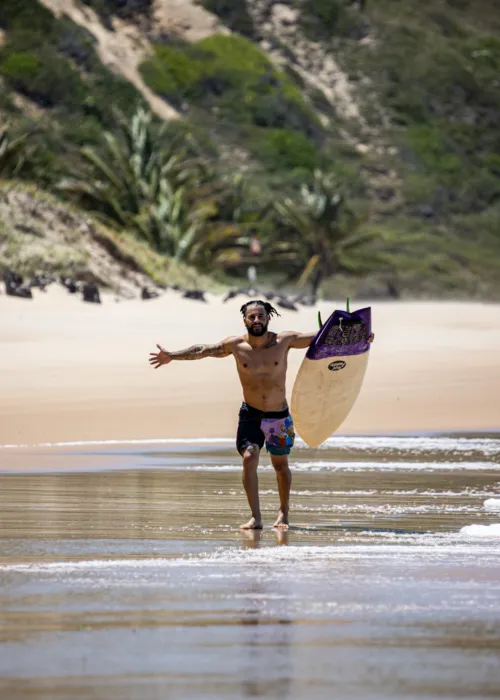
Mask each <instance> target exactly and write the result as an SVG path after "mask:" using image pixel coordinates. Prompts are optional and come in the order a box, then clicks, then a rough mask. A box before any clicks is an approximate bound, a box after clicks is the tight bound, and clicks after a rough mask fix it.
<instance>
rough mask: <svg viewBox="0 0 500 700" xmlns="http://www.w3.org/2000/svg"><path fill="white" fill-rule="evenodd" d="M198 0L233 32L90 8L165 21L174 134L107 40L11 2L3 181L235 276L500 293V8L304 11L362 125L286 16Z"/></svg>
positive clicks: (383, 5) (159, 65)
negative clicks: (305, 60) (193, 37)
mask: <svg viewBox="0 0 500 700" xmlns="http://www.w3.org/2000/svg"><path fill="white" fill-rule="evenodd" d="M199 1H200V3H201V4H202V5H203V6H204V7H205V8H206V9H208V10H209V11H211V12H213V13H215V14H216V15H218V16H219V18H220V20H221V21H222V22H223V23H225V24H226V26H227V27H228V28H230V29H231V30H232V32H233V33H232V34H222V33H221V34H215V35H213V36H209V37H206V38H204V39H202V40H200V41H196V42H193V43H189V42H187V41H185V40H183V39H181V38H180V37H179V36H174V35H166V34H165V33H164V32H163V33H162V32H155V31H154V16H153V13H152V8H153V4H152V2H151V0H125V1H123V0H120V1H119V2H118V1H117V0H82V2H84V3H85V4H86V5H87V6H88V7H90V8H92V9H93V10H95V11H96V12H97V13H98V16H99V18H100V21H102V22H103V24H104V25H105V27H106V28H107V30H108V31H113V30H114V27H115V25H114V20H115V18H119V19H120V21H125V22H136V23H137V26H138V27H142V26H144V27H146V28H147V31H149V34H148V38H149V39H150V40H151V52H150V54H149V55H147V56H145V58H144V60H143V62H142V63H141V65H140V72H141V74H142V77H143V79H144V81H145V82H146V84H147V85H148V86H149V88H150V89H151V90H153V92H155V93H156V94H157V95H158V96H159V97H161V98H163V99H164V100H166V101H168V102H169V103H170V104H171V105H173V106H174V107H175V108H176V109H177V110H178V111H179V113H180V114H181V115H182V116H181V119H180V120H176V121H170V122H167V121H162V120H160V119H158V118H157V117H156V116H154V115H153V114H152V113H151V112H150V110H149V107H148V106H147V105H146V102H145V100H144V98H143V96H142V95H141V94H140V93H139V92H138V91H137V89H136V88H135V87H134V86H133V85H132V84H131V83H129V82H128V81H126V80H125V79H124V78H121V77H119V76H118V75H117V74H116V73H114V72H113V71H111V70H109V69H108V68H107V67H106V66H104V65H103V63H102V62H101V60H100V58H99V55H98V52H97V50H96V39H95V38H94V36H93V35H92V34H91V33H90V32H89V31H87V30H85V29H83V28H82V27H80V26H79V25H77V24H75V23H74V22H72V21H71V20H70V19H69V17H67V16H66V15H61V16H55V15H54V14H53V13H52V12H50V11H49V10H48V9H47V7H46V6H45V5H43V4H42V3H41V2H40V0H15V2H9V3H2V4H1V6H0V32H1V33H0V125H1V126H0V178H3V179H6V178H8V179H12V178H17V179H22V180H25V181H29V182H34V183H37V185H39V186H41V187H44V188H45V189H46V190H48V191H51V192H52V193H55V194H56V195H57V196H58V197H60V198H63V199H66V200H71V201H72V202H73V205H74V206H77V207H79V208H80V209H82V210H85V211H89V212H92V214H93V215H95V216H97V217H98V218H100V219H101V220H102V221H103V222H105V224H106V226H108V227H111V228H112V229H114V230H115V231H116V235H122V233H125V232H127V235H130V234H131V235H133V236H135V237H136V238H137V240H142V241H145V242H146V243H147V245H149V246H150V247H151V248H152V249H154V250H155V251H157V252H158V253H159V254H160V255H163V256H166V257H165V259H167V258H168V259H169V260H170V259H172V258H173V259H175V260H177V261H183V262H185V263H187V264H189V265H192V266H193V267H194V269H196V270H200V271H204V272H209V273H210V274H212V275H215V276H216V277H219V278H220V279H225V280H226V281H227V280H233V281H237V280H240V279H241V278H242V277H243V276H245V275H246V270H247V268H248V266H249V265H251V264H256V265H257V266H258V267H259V269H260V271H261V278H262V275H263V276H264V277H265V276H266V275H268V276H269V279H271V278H272V279H273V280H274V281H277V282H281V283H283V284H288V283H290V284H297V283H299V284H301V285H305V284H308V285H311V288H312V290H313V292H314V293H316V292H318V290H319V289H321V288H323V289H327V288H328V284H329V281H331V280H332V278H335V277H338V278H342V279H347V278H348V277H350V278H351V279H353V280H358V281H359V280H363V279H365V280H369V282H368V283H367V285H365V288H366V289H368V290H370V289H375V290H387V289H389V290H390V289H394V288H396V287H397V293H405V290H408V291H409V292H412V293H438V294H439V293H446V294H468V295H470V294H479V295H485V294H486V295H491V294H494V293H495V287H496V279H497V278H498V273H499V272H500V262H499V261H500V235H499V231H500V165H499V163H500V161H499V156H498V154H499V153H500V137H499V133H500V132H499V130H498V114H499V113H500V83H499V82H498V75H499V74H500V38H499V37H500V11H498V10H496V9H494V8H492V7H491V5H490V4H488V3H486V1H485V0H476V2H472V0H433V2H432V3H431V2H420V1H417V0H408V2H405V3H401V2H398V1H397V0H378V1H377V2H376V3H375V2H370V0H367V1H366V2H360V1H359V0H358V2H350V1H349V0H314V2H312V1H310V0H293V2H292V3H290V4H289V5H290V6H291V7H292V8H294V10H295V11H296V16H297V27H296V32H297V38H298V42H297V52H299V50H300V46H299V44H300V42H307V41H311V42H312V43H311V44H307V43H305V44H301V45H302V46H306V47H307V46H314V47H315V48H314V51H316V52H319V53H318V55H319V56H321V55H322V56H324V57H325V58H328V57H329V56H333V57H334V59H335V61H336V62H337V64H338V70H342V71H343V74H344V75H345V76H347V77H348V79H349V85H350V90H351V93H350V94H351V95H352V96H353V97H352V99H354V100H355V101H356V109H357V110H358V112H359V115H360V116H359V118H358V117H355V118H354V117H353V118H351V119H347V118H346V117H345V116H342V115H341V112H340V111H339V110H338V109H337V106H336V104H335V102H334V101H332V97H331V95H328V94H326V93H325V92H323V91H322V88H321V85H320V83H316V85H315V86H312V84H311V82H310V81H309V82H308V80H306V79H305V77H304V74H303V72H302V73H301V71H300V70H299V67H300V65H303V64H301V63H300V60H302V59H300V57H298V54H297V55H295V54H294V52H293V50H292V49H291V48H290V46H285V45H284V44H283V43H282V37H280V36H279V35H272V31H274V30H273V29H272V28H273V27H275V26H276V25H272V24H271V23H270V22H267V23H266V21H264V20H265V18H266V17H267V19H269V12H271V13H272V12H273V11H274V10H272V8H271V10H269V12H268V14H267V15H265V13H264V15H263V14H262V12H261V10H262V8H261V10H259V9H258V8H257V5H251V4H250V3H249V2H247V0H235V1H234V2H227V1H226V0H199ZM486 9H488V12H487V13H485V10H486ZM259 13H260V14H259ZM263 17H264V19H263ZM486 17H487V19H486ZM270 27H271V29H270ZM145 31H146V30H145ZM270 32H271V33H270ZM263 39H265V41H263ZM263 46H264V47H265V46H270V47H271V52H270V53H266V52H265V51H264V50H263ZM318 47H320V48H318ZM302 51H303V49H302ZM273 52H274V53H273ZM276 52H278V53H280V52H281V53H280V56H281V57H282V58H281V59H280V60H281V62H280V63H279V65H278V62H277V60H276V59H275V56H276ZM321 52H323V53H321ZM283 57H286V61H285V60H284V59H283ZM256 239H258V241H259V245H258V246H257V248H255V247H253V248H252V246H251V243H252V241H255V240H256ZM256 250H258V251H259V252H256ZM486 290H488V291H486Z"/></svg>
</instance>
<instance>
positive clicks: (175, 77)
mask: <svg viewBox="0 0 500 700" xmlns="http://www.w3.org/2000/svg"><path fill="white" fill-rule="evenodd" d="M141 73H142V75H143V77H144V80H145V81H146V83H147V84H148V85H149V86H150V87H151V88H152V89H153V90H154V91H155V92H156V93H158V94H159V95H161V96H162V97H164V98H165V99H167V100H169V101H172V102H174V103H175V104H179V103H181V102H183V101H188V102H194V103H196V104H199V105H201V106H204V107H209V108H210V107H215V106H216V107H218V108H219V111H220V114H221V116H222V117H226V118H229V119H233V120H236V121H238V122H242V123H247V124H248V123H250V124H254V125H256V126H261V127H267V128H287V129H296V130H298V131H303V132H304V133H306V134H307V135H308V136H313V137H315V138H318V139H319V138H320V136H321V128H320V126H319V123H318V121H317V119H316V117H315V116H314V114H313V113H312V112H311V110H310V109H309V108H308V107H307V105H306V104H305V102H304V100H303V98H302V95H301V93H300V90H299V89H298V88H297V87H296V86H295V85H294V84H293V82H292V81H291V79H290V78H289V77H288V76H286V75H285V74H284V73H280V72H279V71H277V70H276V69H275V68H274V67H273V65H272V64H271V63H270V61H269V60H268V59H267V58H266V56H264V54H263V53H262V52H261V51H260V50H259V49H258V48H257V47H256V46H255V45H254V44H252V43H251V42H250V41H248V40H247V39H245V38H244V37H238V36H222V35H216V36H212V37H208V38H207V39H203V40H202V41H200V42H198V43H197V44H195V45H194V46H188V45H182V44H177V45H160V46H157V47H156V48H155V56H154V57H153V58H152V59H149V60H147V61H145V62H144V63H143V64H142V65H141Z"/></svg>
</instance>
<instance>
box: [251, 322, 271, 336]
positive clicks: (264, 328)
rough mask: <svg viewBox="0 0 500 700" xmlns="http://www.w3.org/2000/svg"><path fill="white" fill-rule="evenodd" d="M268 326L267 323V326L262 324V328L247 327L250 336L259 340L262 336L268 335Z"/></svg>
mask: <svg viewBox="0 0 500 700" xmlns="http://www.w3.org/2000/svg"><path fill="white" fill-rule="evenodd" d="M268 325H269V324H267V323H266V324H265V325H264V324H262V326H260V327H259V328H254V327H253V326H247V330H248V334H249V335H253V336H255V337H257V338H258V337H260V336H261V335H264V334H265V333H267V326H268Z"/></svg>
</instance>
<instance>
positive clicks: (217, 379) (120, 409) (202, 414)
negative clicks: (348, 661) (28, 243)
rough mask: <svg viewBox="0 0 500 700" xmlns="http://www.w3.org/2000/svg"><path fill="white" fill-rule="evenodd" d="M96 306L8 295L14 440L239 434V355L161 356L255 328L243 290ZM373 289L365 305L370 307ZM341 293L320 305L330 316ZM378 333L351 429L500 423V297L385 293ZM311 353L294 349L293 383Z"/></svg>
mask: <svg viewBox="0 0 500 700" xmlns="http://www.w3.org/2000/svg"><path fill="white" fill-rule="evenodd" d="M208 298H209V303H208V304H203V303H200V302H196V301H190V300H184V299H181V298H179V296H178V294H177V293H176V292H173V291H169V292H167V293H166V294H165V295H164V296H162V297H160V298H158V299H154V300H150V301H147V302H143V301H140V300H137V301H126V302H120V303H117V302H116V301H114V300H113V298H111V297H106V296H104V300H103V304H102V305H100V306H98V305H92V304H84V303H83V302H82V301H80V299H78V298H75V297H72V296H70V295H69V294H67V292H66V291H65V290H63V289H62V288H56V287H53V288H51V289H49V290H48V291H47V292H46V293H42V292H37V291H36V290H35V299H34V300H33V301H29V300H23V299H17V298H12V297H7V296H5V295H1V296H0V319H1V324H0V444H33V443H40V442H54V441H71V440H105V439H139V438H162V437H216V436H217V437H219V436H220V437H232V436H233V435H234V432H235V428H236V421H237V412H238V408H239V405H240V403H241V389H240V386H239V383H238V377H237V374H236V370H235V366H234V361H233V359H232V358H226V359H222V360H220V359H211V358H210V359H205V360H201V361H198V362H175V363H172V364H171V365H169V366H167V367H162V368H160V369H158V370H154V369H152V368H151V367H150V366H149V364H148V355H149V352H151V351H153V350H155V343H157V342H159V343H162V344H163V345H164V346H165V347H166V348H167V349H171V350H178V349H181V348H184V347H187V346H189V345H192V344H193V343H196V342H207V343H210V342H216V341H218V340H220V339H221V338H222V337H224V336H226V335H232V334H234V333H237V332H238V331H239V329H240V328H242V321H241V317H240V315H239V307H240V305H241V303H242V302H243V299H242V298H238V299H235V300H232V301H230V302H228V303H226V304H223V303H222V300H221V299H220V298H218V297H214V296H210V295H208ZM369 303H370V300H365V301H364V302H361V301H360V302H359V305H360V306H361V305H364V304H369ZM334 307H335V304H331V303H326V302H322V303H320V304H319V305H318V308H319V309H320V310H321V312H322V315H323V318H325V317H326V316H327V315H328V313H329V312H330V311H332V310H333V308H334ZM372 309H373V325H374V331H375V333H376V341H375V343H374V345H373V347H372V350H371V357H370V362H369V366H368V371H367V375H366V379H365V383H364V385H363V389H362V392H361V395H360V397H359V399H358V402H357V404H356V405H355V407H354V409H353V411H352V413H351V414H350V416H349V417H348V419H347V420H346V422H345V423H344V425H343V426H342V428H341V432H342V433H346V434H352V433H385V434H392V433H395V432H406V431H408V432H413V431H439V430H443V431H444V430H448V431H449V430H489V429H499V428H500V399H499V388H500V362H499V359H498V358H499V357H500V305H487V304H472V303H471V304H464V303H452V302H446V303H443V302H440V303H423V302H414V303H408V302H373V303H372ZM315 325H316V310H315V309H304V310H301V311H300V312H299V313H294V312H290V311H285V310H283V311H282V317H281V318H278V319H275V320H273V322H272V327H273V328H274V329H275V330H279V329H286V328H291V329H297V330H302V331H306V330H310V329H311V328H312V329H314V328H315ZM302 357H303V351H298V350H296V351H291V353H290V358H289V374H288V392H289V395H290V393H291V388H292V385H293V381H294V378H295V375H296V372H297V369H298V367H299V364H300V362H301V360H302Z"/></svg>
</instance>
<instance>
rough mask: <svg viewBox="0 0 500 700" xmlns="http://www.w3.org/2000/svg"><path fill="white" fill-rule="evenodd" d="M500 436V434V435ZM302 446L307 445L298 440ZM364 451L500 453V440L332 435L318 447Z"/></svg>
mask: <svg viewBox="0 0 500 700" xmlns="http://www.w3.org/2000/svg"><path fill="white" fill-rule="evenodd" d="M499 437H500V436H499ZM297 446H298V447H306V445H305V444H304V443H303V442H302V441H298V444H297ZM332 448H335V449H338V450H350V451H352V450H362V451H368V452H377V451H380V452H387V451H392V450H393V451H397V452H407V451H411V452H414V453H415V452H429V451H433V452H436V451H437V452H448V453H450V454H453V453H455V454H460V455H467V454H469V455H472V454H473V453H475V452H479V453H481V454H483V455H484V456H488V457H494V456H496V455H498V456H500V439H493V438H468V437H457V438H454V437H430V436H429V437H426V436H421V437H375V436H368V437H356V436H352V437H351V436H345V437H340V436H339V437H331V438H328V440H326V441H325V442H324V443H323V444H322V445H320V446H319V448H318V449H323V450H324V449H332Z"/></svg>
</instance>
